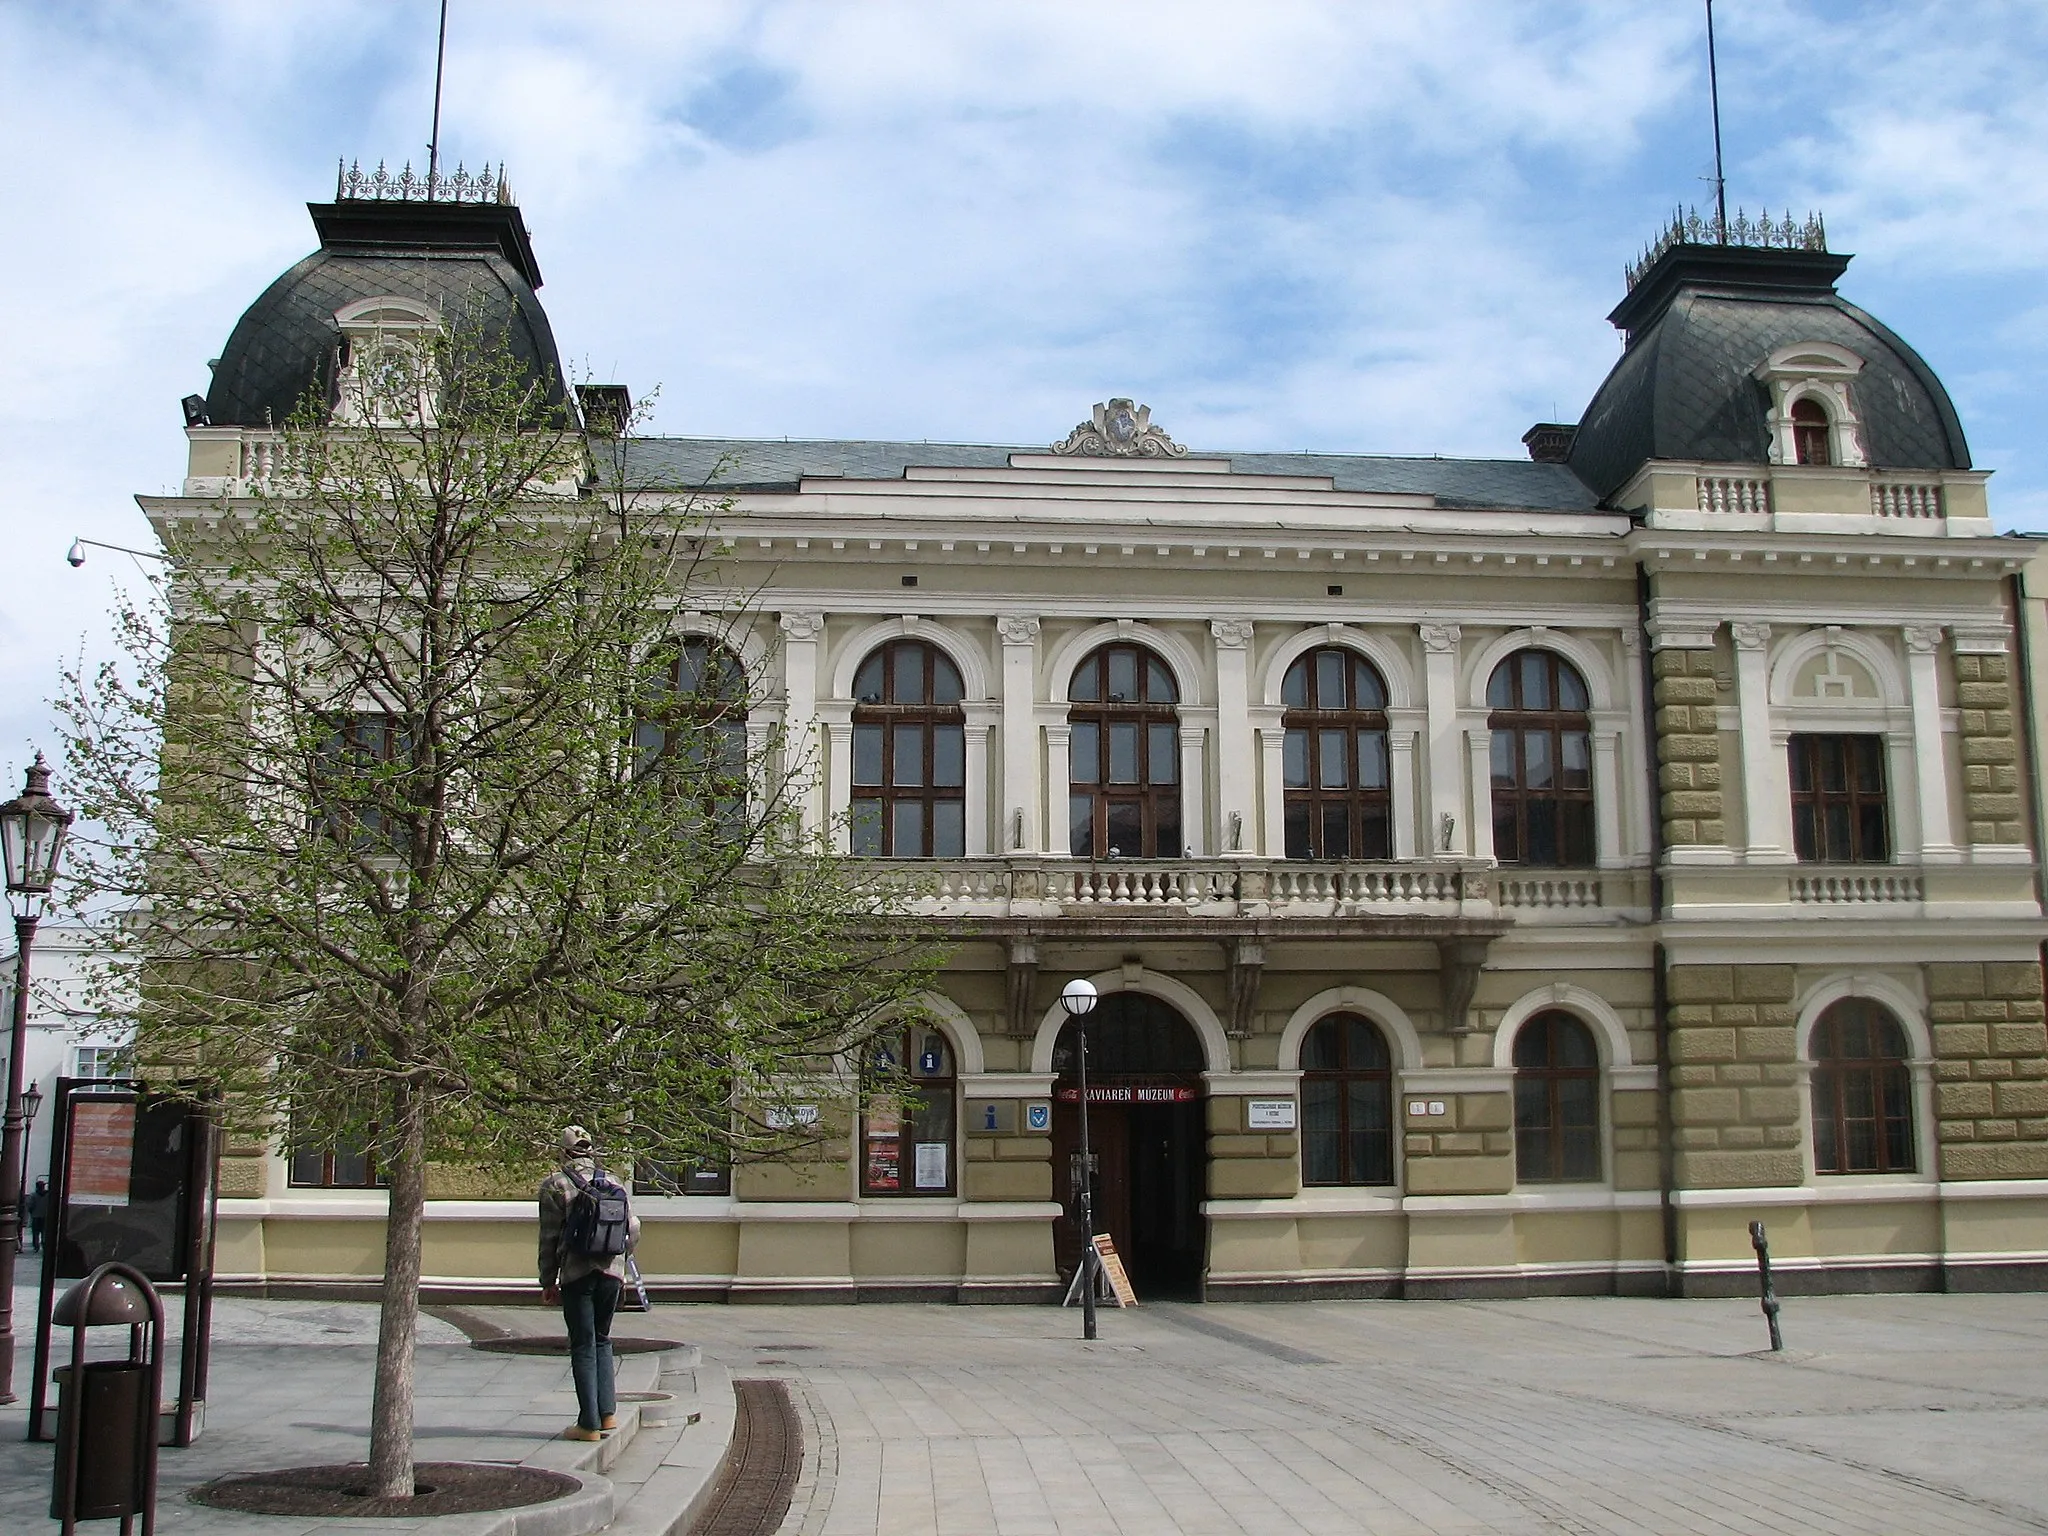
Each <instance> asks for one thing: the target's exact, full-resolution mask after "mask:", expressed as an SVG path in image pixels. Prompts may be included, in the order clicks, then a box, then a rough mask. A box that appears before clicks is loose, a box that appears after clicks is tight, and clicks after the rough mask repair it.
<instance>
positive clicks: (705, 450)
mask: <svg viewBox="0 0 2048 1536" xmlns="http://www.w3.org/2000/svg"><path fill="white" fill-rule="evenodd" d="M1046 453H1047V449H1046V447H1045V446H1044V445H1043V444H1035V445H1034V444H1017V445H1011V446H1004V445H1000V444H993V443H910V442H837V441H830V440H823V439H795V440H786V439H753V438H724V437H649V438H636V439H633V440H632V441H631V442H630V444H629V447H628V456H627V476H628V479H629V480H630V482H631V483H632V484H634V485H636V486H639V487H643V488H647V489H666V490H686V489H687V490H695V489H698V488H702V489H705V490H710V491H715V492H724V491H734V492H737V491H794V490H796V489H797V488H798V486H799V484H800V482H801V481H802V480H804V479H805V478H806V477H811V478H818V479H824V478H837V479H850V480H901V479H903V478H904V476H905V472H906V471H907V470H910V469H912V468H919V469H992V470H993V469H1007V468H1009V467H1010V460H1011V456H1012V455H1028V456H1030V457H1031V458H1033V459H1037V460H1040V461H1041V462H1042V461H1043V456H1044V455H1045V454H1046ZM1217 460H1224V461H1227V462H1228V463H1229V466H1230V473H1231V474H1234V475H1288V476H1300V477H1305V478H1315V479H1326V480H1329V481H1330V482H1331V483H1332V487H1333V488H1334V489H1336V490H1338V491H1349V492H1353V493H1358V494H1366V495H1371V494H1380V495H1406V496H1417V495H1420V496H1433V497H1435V498H1436V502H1437V504H1438V505H1439V506H1443V507H1458V508H1471V509H1474V510H1486V509H1489V508H1500V509H1504V510H1505V509H1516V510H1521V511H1538V512H1590V511H1593V510H1595V509H1596V508H1597V506H1598V500H1597V498H1596V497H1595V496H1594V495H1593V493H1592V492H1591V491H1590V490H1588V489H1587V488H1586V486H1585V484H1584V483H1583V482H1582V481H1580V480H1579V478H1578V477H1577V476H1576V475H1574V474H1573V473H1572V472H1571V471H1570V470H1569V469H1568V468H1566V467H1565V466H1564V465H1562V464H1537V463H1533V462H1530V461H1528V460H1525V459H1442V458H1395V457H1382V456H1380V455H1377V454H1362V453H1205V452H1202V451H1201V450H1195V451H1194V452H1192V453H1191V454H1190V455H1189V461H1180V460H1173V459H1160V460H1151V461H1147V462H1148V464H1149V465H1150V467H1152V468H1155V469H1159V470H1166V471H1170V470H1176V469H1181V468H1183V467H1184V466H1185V467H1187V468H1193V467H1194V466H1195V465H1196V464H1199V463H1203V462H1212V463H1213V462H1214V461H1217ZM1062 462H1064V463H1066V464H1069V465H1071V466H1072V467H1073V468H1075V469H1089V468H1093V467H1097V466H1100V465H1101V464H1102V463H1103V462H1104V461H1103V460H1101V459H1090V458H1082V457H1077V458H1072V459H1067V460H1063V461H1062Z"/></svg>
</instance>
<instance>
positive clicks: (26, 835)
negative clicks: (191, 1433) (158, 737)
mask: <svg viewBox="0 0 2048 1536" xmlns="http://www.w3.org/2000/svg"><path fill="white" fill-rule="evenodd" d="M70 829H71V813H70V812H69V811H67V810H65V809H64V807H63V806H61V805H59V804H58V803H57V802H56V801H55V800H53V799H51V798H50V770H49V768H48V766H47V765H46V764H45V763H44V762H43V755H42V753H40V752H38V753H37V754H36V760H35V764H34V766H33V767H31V768H30V769H29V771H28V783H27V784H26V785H25V786H24V787H23V789H22V791H21V793H20V794H19V795H17V796H15V797H14V798H13V799H12V800H10V801H8V802H7V803H6V804H5V805H0V852H4V854H5V856H6V862H7V899H8V903H9V905H11V906H13V907H14V1024H13V1030H12V1033H11V1034H10V1036H9V1044H8V1048H7V1115H6V1119H5V1121H4V1122H0V1126H4V1130H0V1403H11V1402H13V1401H14V1259H15V1253H16V1251H17V1249H18V1248H19V1246H20V1243H21V1181H22V1174H23V1173H24V1171H25V1169H24V1157H23V1154H24V1152H25V1151H26V1148H25V1147H24V1145H23V1142H24V1140H25V1135H24V1132H25V1129H26V1127H27V1124H28V1115H27V1112H26V1110H25V1108H24V1106H23V1103H22V1094H21V1057H22V1052H23V1050H24V1049H25V1048H26V1046H27V1044H28V954H29V947H30V946H31V945H32V944H33V943H34V942H35V937H36V923H37V921H38V920H39V919H40V918H41V917H42V912H43V904H44V903H45V902H46V901H47V900H48V899H49V895H50V887H51V886H53V885H55V884H56V883H57V861H58V860H59V859H60V858H62V857H63V854H64V835H65V833H66V832H68V831H69V830H70ZM16 897H19V898H21V899H20V901H19V902H18V903H17V902H16V901H15V898H16Z"/></svg>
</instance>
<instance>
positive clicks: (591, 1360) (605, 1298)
mask: <svg viewBox="0 0 2048 1536" xmlns="http://www.w3.org/2000/svg"><path fill="white" fill-rule="evenodd" d="M623 1289H624V1283H623V1282H622V1281H621V1280H620V1279H619V1278H618V1276H616V1275H607V1274H603V1273H601V1272H600V1273H596V1274H589V1275H585V1276H583V1277H582V1278H581V1279H580V1280H571V1281H570V1282H569V1283H568V1284H567V1285H565V1286H563V1287H562V1321H563V1322H565V1323H567V1324H568V1325H569V1374H570V1375H571V1376H573V1377H574V1378H575V1380H576V1422H577V1423H578V1424H580V1425H582V1426H583V1428H585V1429H596V1428H598V1427H600V1423H601V1421H602V1420H604V1419H606V1418H609V1417H610V1416H611V1415H612V1414H613V1413H615V1412H617V1411H618V1400H617V1398H616V1397H615V1396H614V1390H615V1385H616V1383H615V1381H614V1374H615V1370H616V1367H615V1366H614V1364H613V1361H612V1314H613V1313H614V1312H616V1311H618V1310H619V1292H620V1291H621V1290H623Z"/></svg>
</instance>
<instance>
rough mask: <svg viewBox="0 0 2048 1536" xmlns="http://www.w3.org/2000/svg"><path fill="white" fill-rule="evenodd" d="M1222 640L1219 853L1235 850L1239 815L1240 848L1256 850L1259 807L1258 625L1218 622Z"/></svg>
mask: <svg viewBox="0 0 2048 1536" xmlns="http://www.w3.org/2000/svg"><path fill="white" fill-rule="evenodd" d="M1209 633H1210V635H1211V636H1212V637H1213V638H1214V640H1215V642H1216V790H1217V793H1216V816H1217V821H1216V825H1217V829H1218V830H1217V844H1218V848H1217V851H1218V852H1219V853H1229V852H1231V851H1232V850H1231V847H1230V818H1231V817H1232V816H1236V817H1237V818H1238V824H1239V828H1240V832H1239V844H1240V847H1241V848H1242V850H1243V851H1244V852H1246V853H1250V852H1251V851H1252V843H1253V837H1254V828H1255V826H1256V824H1257V806H1256V805H1255V803H1254V801H1255V794H1254V789H1253V782H1254V781H1253V764H1252V723H1251V714H1250V706H1251V698H1250V693H1249V682H1248V678H1247V671H1246V668H1247V664H1248V662H1249V660H1250V654H1251V641H1252V625H1251V621H1250V620H1249V619H1212V620H1210V621H1209Z"/></svg>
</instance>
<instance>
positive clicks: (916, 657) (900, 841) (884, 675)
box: [853, 640, 967, 859]
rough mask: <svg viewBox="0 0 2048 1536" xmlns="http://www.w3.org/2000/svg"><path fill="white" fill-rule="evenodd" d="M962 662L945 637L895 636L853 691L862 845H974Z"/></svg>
mask: <svg viewBox="0 0 2048 1536" xmlns="http://www.w3.org/2000/svg"><path fill="white" fill-rule="evenodd" d="M961 693H962V689H961V686H960V669H959V668H958V667H956V666H954V665H953V662H952V660H951V658H949V657H948V656H947V655H946V654H945V652H943V651H941V650H940V649H939V648H938V647H937V646H934V645H928V644H927V643H925V642H924V641H922V640H892V641H890V642H889V643H888V644H887V645H885V646H882V647H881V648H880V649H879V650H877V651H875V652H874V653H873V654H872V655H870V656H869V657H868V659H867V660H866V661H864V662H862V663H861V664H860V671H859V672H858V673H856V674H855V675H854V679H853V694H854V699H855V701H856V702H855V704H854V706H853V851H854V852H855V853H857V854H868V855H878V856H880V857H883V858H893V859H921V858H940V859H957V858H959V857H961V856H962V855H963V854H964V853H965V852H966V851H967V802H966V794H967V790H966V785H967V730H966V723H967V717H966V714H965V713H964V712H963V711H962V710H961V708H960V696H961Z"/></svg>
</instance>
